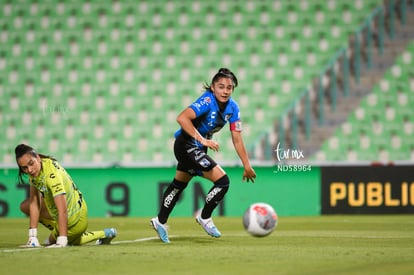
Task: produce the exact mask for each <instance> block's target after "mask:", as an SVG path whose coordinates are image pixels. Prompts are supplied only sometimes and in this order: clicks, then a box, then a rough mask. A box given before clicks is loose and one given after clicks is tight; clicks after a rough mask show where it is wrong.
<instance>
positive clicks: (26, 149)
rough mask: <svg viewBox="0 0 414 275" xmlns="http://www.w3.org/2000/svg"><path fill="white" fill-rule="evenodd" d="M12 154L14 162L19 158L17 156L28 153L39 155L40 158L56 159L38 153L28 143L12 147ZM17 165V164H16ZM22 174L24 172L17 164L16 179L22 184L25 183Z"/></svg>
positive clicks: (34, 155)
mask: <svg viewBox="0 0 414 275" xmlns="http://www.w3.org/2000/svg"><path fill="white" fill-rule="evenodd" d="M14 154H15V155H16V162H17V161H18V160H19V158H21V157H22V156H24V155H25V154H30V155H32V156H33V157H37V156H39V157H40V158H42V159H43V158H49V159H52V160H56V159H55V158H53V157H51V156H48V155H43V154H38V153H37V152H36V151H35V149H33V148H32V147H30V146H29V145H26V144H19V145H17V146H16V148H15V149H14ZM18 166H19V165H18ZM24 175H25V173H24V172H23V170H22V168H21V167H20V166H19V176H18V181H19V183H21V184H23V183H25V181H24V178H23V177H24Z"/></svg>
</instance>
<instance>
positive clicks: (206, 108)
mask: <svg viewBox="0 0 414 275" xmlns="http://www.w3.org/2000/svg"><path fill="white" fill-rule="evenodd" d="M189 108H191V109H192V110H193V111H194V112H195V114H196V118H195V119H194V120H193V121H192V122H193V124H194V127H195V128H196V129H197V130H198V132H199V133H200V135H201V136H203V137H204V138H206V139H211V138H212V136H213V134H214V133H216V132H218V131H220V130H221V129H222V128H223V126H224V125H225V124H226V123H227V122H228V123H229V124H230V130H231V131H241V122H240V110H239V106H238V104H237V103H236V101H234V100H233V99H232V98H230V99H229V101H228V102H227V104H226V106H225V108H224V109H220V107H219V104H218V102H217V100H216V98H215V96H214V94H213V92H211V91H210V90H207V91H206V92H204V94H203V95H202V96H200V97H199V98H198V99H197V100H196V101H194V102H193V103H192V104H191V105H190V106H189ZM183 132H184V130H183V129H182V128H180V129H179V130H178V131H177V132H176V133H175V137H176V138H177V137H178V136H179V135H180V134H182V133H183ZM184 135H187V137H190V135H189V133H184ZM194 141H195V142H196V144H197V146H198V147H199V148H202V147H203V146H202V145H201V143H199V142H198V141H196V140H195V139H194Z"/></svg>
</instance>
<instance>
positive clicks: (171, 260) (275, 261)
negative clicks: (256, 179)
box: [0, 215, 414, 275]
mask: <svg viewBox="0 0 414 275" xmlns="http://www.w3.org/2000/svg"><path fill="white" fill-rule="evenodd" d="M214 220H215V223H216V225H217V227H218V228H219V229H220V230H221V232H222V234H223V236H222V237H221V238H220V239H214V238H212V237H209V236H208V235H206V234H205V233H204V231H203V230H202V228H201V227H200V226H199V225H198V224H197V223H196V222H195V221H194V219H192V218H178V217H171V218H170V221H169V224H170V236H171V237H170V240H171V243H170V244H163V243H161V242H160V241H159V240H158V239H155V238H151V237H155V236H156V235H155V231H153V230H152V228H151V227H150V226H149V218H102V219H90V224H89V229H91V230H94V229H100V228H104V227H110V226H115V227H116V228H117V229H118V237H117V238H115V239H114V244H112V245H108V246H94V245H87V246H78V247H68V248H64V249H45V248H41V249H20V248H18V246H19V245H20V244H23V243H25V241H26V239H27V238H26V236H27V225H28V220H27V219H5V218H2V219H0V267H1V268H0V273H1V274H3V275H4V274H32V275H33V274H40V273H42V274H414V216H412V215H386V216H382V215H381V216H380V215H378V216H342V215H341V216H320V217H281V218H280V220H279V225H278V227H277V229H276V230H275V231H274V232H273V233H272V234H271V235H269V236H267V237H264V238H255V237H251V236H249V235H248V234H247V233H246V232H245V231H244V229H243V227H242V223H241V218H230V217H215V218H214ZM39 231H40V232H39V240H40V241H43V240H44V239H45V238H46V236H47V234H48V232H47V230H46V229H43V228H40V229H39ZM147 238H149V239H147ZM133 240H136V241H135V242H131V241H133Z"/></svg>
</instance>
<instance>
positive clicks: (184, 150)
mask: <svg viewBox="0 0 414 275" xmlns="http://www.w3.org/2000/svg"><path fill="white" fill-rule="evenodd" d="M174 155H175V158H176V159H177V161H178V164H177V170H179V171H183V172H187V173H189V174H190V175H192V176H202V172H203V171H210V170H211V169H213V168H214V167H215V166H216V165H217V163H216V162H215V161H214V160H213V159H212V158H211V157H210V156H209V155H207V147H205V148H203V149H201V148H200V147H198V146H197V145H196V144H194V140H193V139H192V138H191V137H189V136H186V135H185V134H181V135H179V136H178V137H177V138H176V139H175V142H174Z"/></svg>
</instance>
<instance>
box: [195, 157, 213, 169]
mask: <svg viewBox="0 0 414 275" xmlns="http://www.w3.org/2000/svg"><path fill="white" fill-rule="evenodd" d="M198 163H199V164H200V165H201V166H202V167H204V168H207V167H209V166H210V164H211V163H210V161H209V160H208V159H206V158H203V159H201V160H200V161H199V162H198Z"/></svg>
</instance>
